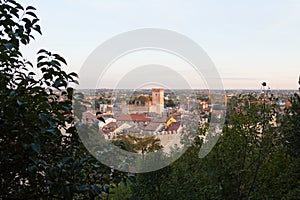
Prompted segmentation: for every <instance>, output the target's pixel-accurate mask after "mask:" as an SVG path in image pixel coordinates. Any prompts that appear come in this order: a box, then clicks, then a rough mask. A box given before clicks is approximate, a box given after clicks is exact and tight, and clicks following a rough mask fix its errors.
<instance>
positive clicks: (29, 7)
mask: <svg viewBox="0 0 300 200" xmlns="http://www.w3.org/2000/svg"><path fill="white" fill-rule="evenodd" d="M26 10H36V8H35V7H33V6H27V8H26Z"/></svg>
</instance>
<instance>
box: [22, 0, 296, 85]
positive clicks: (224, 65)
mask: <svg viewBox="0 0 300 200" xmlns="http://www.w3.org/2000/svg"><path fill="white" fill-rule="evenodd" d="M19 2H21V4H22V5H33V6H35V7H36V8H37V15H38V17H39V18H40V19H41V21H40V24H41V27H42V32H43V36H38V35H37V36H36V40H35V41H34V42H32V43H31V44H30V45H29V46H27V47H25V48H23V51H24V55H25V56H26V57H28V58H29V59H35V53H36V52H37V51H38V49H40V48H45V49H48V50H50V51H53V52H57V53H59V54H61V55H62V56H63V57H65V58H66V60H67V62H68V63H69V67H68V70H72V71H77V72H78V71H79V70H80V68H81V66H82V65H83V63H84V61H85V60H86V59H87V57H88V55H89V54H90V53H91V52H92V51H93V50H94V49H95V48H97V47H98V46H99V45H100V44H101V43H102V42H104V41H106V40H107V39H109V38H111V37H113V36H115V35H118V34H120V33H123V32H126V31H130V30H134V29H139V28H161V29H168V30H172V31H176V32H178V33H181V34H183V35H186V36H187V37H189V38H190V39H192V40H194V41H195V42H197V43H198V44H199V45H200V46H201V47H202V48H203V49H204V50H205V51H206V53H207V54H208V55H209V57H210V58H211V59H212V61H213V62H214V64H215V66H216V68H217V69H218V71H219V73H220V76H221V78H222V80H223V84H224V87H225V88H227V89H241V88H246V89H259V88H260V83H261V82H262V81H267V82H268V84H269V86H270V87H271V89H297V88H298V84H297V82H298V76H299V74H300V12H299V10H300V1H299V0H251V1H250V0H248V1H237V0H206V1H202V0H52V1H50V0H49V1H46V0H45V1H42V0H30V1H29V0H21V1H19ZM156 64H159V63H156Z"/></svg>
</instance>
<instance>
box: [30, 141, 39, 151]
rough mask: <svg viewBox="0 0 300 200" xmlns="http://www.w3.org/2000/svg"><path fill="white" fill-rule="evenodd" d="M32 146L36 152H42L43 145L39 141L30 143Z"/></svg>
mask: <svg viewBox="0 0 300 200" xmlns="http://www.w3.org/2000/svg"><path fill="white" fill-rule="evenodd" d="M30 146H31V148H32V149H33V150H34V151H35V152H36V153H41V146H40V144H38V143H31V144H30Z"/></svg>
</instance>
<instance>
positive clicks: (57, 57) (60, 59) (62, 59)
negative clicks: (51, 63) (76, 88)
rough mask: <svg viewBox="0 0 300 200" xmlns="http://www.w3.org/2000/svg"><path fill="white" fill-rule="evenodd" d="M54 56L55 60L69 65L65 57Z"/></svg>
mask: <svg viewBox="0 0 300 200" xmlns="http://www.w3.org/2000/svg"><path fill="white" fill-rule="evenodd" d="M53 56H54V58H55V59H56V60H59V61H61V62H63V63H64V64H65V65H67V61H66V60H65V59H64V58H63V57H61V56H60V55H58V54H53Z"/></svg>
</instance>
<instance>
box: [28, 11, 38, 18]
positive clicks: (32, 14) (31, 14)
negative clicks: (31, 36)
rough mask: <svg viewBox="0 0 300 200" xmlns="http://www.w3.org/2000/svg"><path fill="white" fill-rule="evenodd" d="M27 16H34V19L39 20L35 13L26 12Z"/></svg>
mask: <svg viewBox="0 0 300 200" xmlns="http://www.w3.org/2000/svg"><path fill="white" fill-rule="evenodd" d="M26 14H27V15H30V16H32V17H35V18H37V16H36V14H34V13H33V12H26Z"/></svg>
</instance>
